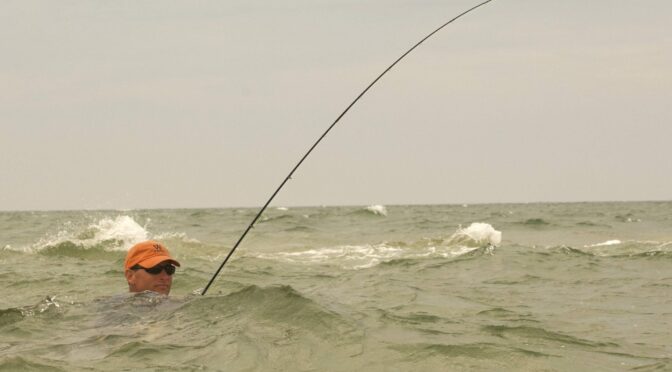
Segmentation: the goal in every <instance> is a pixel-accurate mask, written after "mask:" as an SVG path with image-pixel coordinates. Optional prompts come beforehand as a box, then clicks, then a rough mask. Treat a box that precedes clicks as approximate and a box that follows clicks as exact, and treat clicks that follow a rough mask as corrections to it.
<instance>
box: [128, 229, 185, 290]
mask: <svg viewBox="0 0 672 372" xmlns="http://www.w3.org/2000/svg"><path fill="white" fill-rule="evenodd" d="M175 266H180V263H179V262H177V261H175V260H174V259H173V258H172V257H171V256H170V253H168V249H166V247H165V246H163V244H161V243H159V242H155V241H153V240H148V241H144V242H140V243H138V244H136V245H134V246H133V247H132V248H131V249H130V250H129V251H128V254H127V255H126V261H125V262H124V268H125V272H124V275H125V276H126V281H127V282H128V290H129V291H131V292H143V291H153V292H157V293H161V294H165V295H167V294H169V293H170V287H171V285H172V284H173V274H174V273H175Z"/></svg>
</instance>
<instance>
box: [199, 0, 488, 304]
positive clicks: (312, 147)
mask: <svg viewBox="0 0 672 372" xmlns="http://www.w3.org/2000/svg"><path fill="white" fill-rule="evenodd" d="M491 1H493V0H487V1H484V2H482V3H480V4H478V5H476V6H474V7H472V8H470V9H469V10H466V11H464V12H462V13H461V14H459V15H458V16H456V17H455V18H453V19H451V20H450V21H448V22H446V23H444V24H443V25H441V26H440V27H439V28H437V29H436V30H434V31H432V32H431V33H430V34H428V35H427V36H425V37H424V38H422V40H420V41H418V42H417V43H416V44H415V45H413V46H412V47H411V48H410V49H409V50H407V51H406V53H404V54H402V55H401V57H399V58H397V60H396V61H394V62H393V63H392V64H391V65H390V66H389V67H387V68H386V69H385V71H383V72H382V73H381V74H380V75H378V77H376V78H375V79H374V80H373V81H372V82H371V83H370V84H369V85H368V86H367V87H366V89H364V90H363V91H362V92H361V93H359V95H358V96H357V98H355V100H354V101H352V102H351V103H350V104H349V105H348V107H346V108H345V110H343V112H342V113H341V114H340V115H338V117H337V118H336V120H334V122H333V123H332V124H331V125H330V126H329V128H327V130H325V131H324V133H322V135H321V136H320V138H318V139H317V141H315V143H314V144H313V146H311V147H310V149H309V150H308V152H306V154H305V155H303V157H302V158H301V160H299V162H298V163H297V164H296V165H295V166H294V168H293V169H292V171H291V172H289V174H288V175H287V177H285V179H284V180H283V181H282V183H281V184H280V186H278V188H277V189H276V190H275V192H274V193H273V195H271V197H270V198H269V199H268V201H267V202H266V204H264V206H263V207H261V209H260V210H259V213H257V215H256V216H255V217H254V219H252V222H250V224H249V225H248V226H247V228H246V229H245V232H243V235H241V236H240V238H238V241H237V242H236V244H235V245H234V246H233V248H231V251H229V254H228V255H226V258H224V261H222V264H221V265H219V268H218V269H217V271H215V273H214V275H213V276H212V278H211V279H210V281H209V282H208V285H206V286H205V288H203V292H201V295H205V293H206V292H207V291H208V288H210V285H212V283H213V282H214V281H215V278H217V275H219V272H220V271H222V268H224V265H226V263H227V262H228V261H229V258H231V256H232V255H233V252H235V251H236V249H237V248H238V246H239V245H240V243H241V242H242V241H243V239H245V236H246V235H247V233H248V232H250V230H251V229H252V227H254V224H255V223H256V222H257V220H258V219H259V217H261V215H262V214H263V213H264V211H265V210H266V208H267V207H268V205H269V204H271V201H273V199H274V198H275V196H276V195H277V194H278V193H279V192H280V190H281V189H282V188H283V187H284V186H285V184H286V183H287V181H289V180H290V179H292V175H293V174H294V172H295V171H296V170H297V169H298V168H299V166H301V164H302V163H303V161H304V160H306V158H307V157H308V155H310V153H311V152H313V150H314V149H315V147H317V145H318V144H319V143H320V142H322V139H323V138H324V137H325V136H326V135H327V134H328V133H329V132H330V131H331V129H332V128H333V127H334V126H335V125H336V123H338V122H339V121H340V120H341V118H342V117H343V116H345V114H346V113H347V112H348V111H350V108H352V106H354V105H355V103H357V101H359V99H360V98H362V97H363V96H364V95H365V94H366V92H368V91H369V89H371V87H372V86H373V85H374V84H376V83H377V82H378V80H380V79H381V78H382V77H383V76H384V75H385V74H386V73H387V72H388V71H390V70H391V69H392V67H394V66H395V65H396V64H397V63H399V61H401V60H402V59H404V57H406V56H407V55H408V54H409V53H411V52H412V51H413V50H414V49H415V48H417V47H418V46H419V45H420V44H422V43H424V42H425V40H427V39H429V38H430V37H432V35H434V34H435V33H437V32H439V31H441V29H442V28H444V27H446V26H448V25H449V24H451V23H453V22H454V21H456V20H457V19H459V18H460V17H462V16H464V15H466V14H467V13H469V12H471V11H473V10H476V9H477V8H480V7H481V6H483V5H485V4H487V3H489V2H491Z"/></svg>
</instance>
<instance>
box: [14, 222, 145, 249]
mask: <svg viewBox="0 0 672 372" xmlns="http://www.w3.org/2000/svg"><path fill="white" fill-rule="evenodd" d="M147 239H148V232H147V230H146V229H145V228H144V227H143V226H140V224H138V223H137V222H136V221H135V220H134V219H133V218H132V217H130V216H126V215H121V216H117V217H115V218H107V217H106V218H102V219H100V220H98V221H96V222H94V223H91V224H89V226H88V227H86V228H83V229H81V228H80V229H79V230H77V228H76V227H74V226H73V224H72V223H71V222H70V221H68V222H66V223H65V224H64V225H63V229H62V230H60V231H58V232H57V233H56V234H52V235H48V236H46V237H43V238H41V239H40V240H38V241H37V242H36V243H34V244H33V245H32V246H30V247H24V248H23V249H21V250H22V251H24V252H27V253H32V252H39V251H41V250H43V249H45V248H47V247H53V246H56V245H59V244H61V243H65V242H71V243H73V244H75V245H78V246H81V247H83V248H85V249H87V248H91V247H94V246H96V245H99V244H101V243H108V245H107V247H106V248H105V249H106V250H111V251H127V250H128V249H130V248H131V247H132V246H133V245H134V244H136V243H139V242H141V241H143V240H147ZM110 242H112V243H113V244H111V245H110V244H109V243H110Z"/></svg>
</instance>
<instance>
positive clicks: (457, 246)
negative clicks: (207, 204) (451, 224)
mask: <svg viewBox="0 0 672 372" xmlns="http://www.w3.org/2000/svg"><path fill="white" fill-rule="evenodd" d="M501 241H502V233H501V231H497V230H495V229H494V228H493V227H492V226H491V225H490V224H487V223H472V224H471V225H470V226H469V227H467V228H462V227H460V228H458V229H457V231H455V233H453V234H452V235H451V236H450V237H449V238H447V239H440V240H438V241H437V243H436V244H432V245H429V246H428V245H426V244H420V245H418V244H408V245H407V244H403V243H402V244H399V243H394V244H391V243H380V244H362V245H343V246H336V247H324V248H318V249H309V250H304V251H296V252H277V253H261V254H252V255H253V256H255V257H258V258H263V259H269V260H278V261H284V262H290V263H297V264H334V265H339V266H341V267H343V268H345V269H366V268H370V267H373V266H376V265H378V264H380V263H383V262H389V261H392V260H397V259H422V258H427V257H443V258H451V257H458V256H461V255H464V254H467V253H470V252H472V251H474V250H476V249H479V248H494V247H496V246H498V245H499V244H500V243H501ZM409 246H411V247H409Z"/></svg>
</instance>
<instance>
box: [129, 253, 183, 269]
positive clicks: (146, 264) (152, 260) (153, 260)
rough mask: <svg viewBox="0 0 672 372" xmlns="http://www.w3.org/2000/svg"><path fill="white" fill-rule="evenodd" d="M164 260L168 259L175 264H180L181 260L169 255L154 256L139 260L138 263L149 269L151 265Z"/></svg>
mask: <svg viewBox="0 0 672 372" xmlns="http://www.w3.org/2000/svg"><path fill="white" fill-rule="evenodd" d="M164 261H168V262H170V263H172V264H173V265H175V266H180V263H179V262H177V261H175V260H174V259H173V258H171V257H168V256H154V257H151V258H148V259H146V260H144V261H141V262H138V265H140V266H142V267H144V268H145V269H149V268H150V267H154V266H156V265H158V264H160V263H161V262H164Z"/></svg>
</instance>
